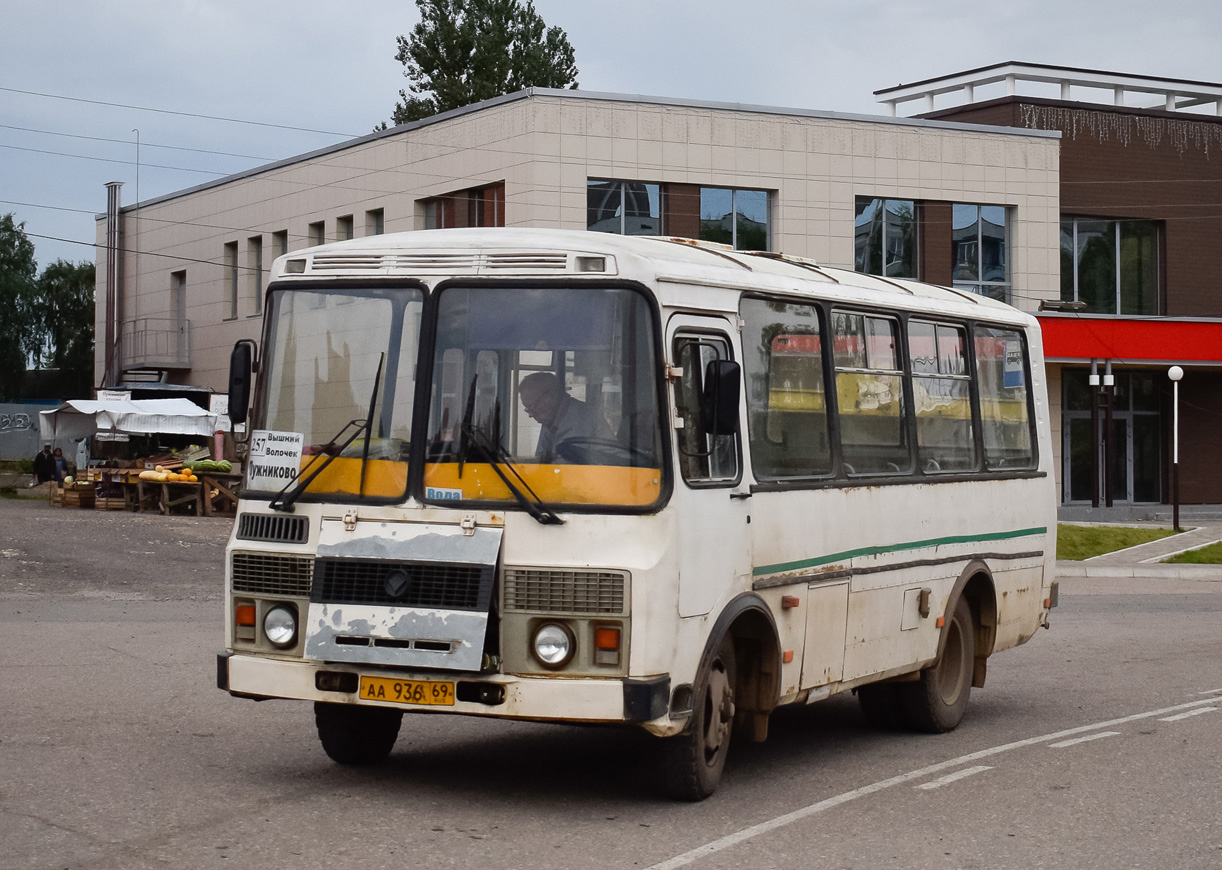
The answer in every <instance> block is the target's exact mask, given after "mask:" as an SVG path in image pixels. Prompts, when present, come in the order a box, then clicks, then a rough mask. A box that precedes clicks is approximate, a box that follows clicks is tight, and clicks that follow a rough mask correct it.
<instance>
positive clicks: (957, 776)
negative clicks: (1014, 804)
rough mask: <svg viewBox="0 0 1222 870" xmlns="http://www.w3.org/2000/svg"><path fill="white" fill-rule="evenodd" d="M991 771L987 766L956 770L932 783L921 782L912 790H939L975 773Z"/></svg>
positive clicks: (981, 765) (979, 765)
mask: <svg viewBox="0 0 1222 870" xmlns="http://www.w3.org/2000/svg"><path fill="white" fill-rule="evenodd" d="M992 769H993V768H991V767H989V766H988V765H987V764H978V765H976V766H975V767H967V768H964V769H963V770H956V771H955V772H954V773H948V774H947V775H946V776H944V777H942V778H941V779H935V780H934V781H933V782H923V783H921V784H920V785H917V786H913V788H923V789H931V788H941V787H942V786H944V785H950V784H951V783H952V782H958V781H959V780H961V779H964V778H966V777H969V776H972V775H973V774H976V773H980V772H981V771H984V770H992Z"/></svg>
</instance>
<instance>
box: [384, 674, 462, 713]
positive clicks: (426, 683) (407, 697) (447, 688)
mask: <svg viewBox="0 0 1222 870" xmlns="http://www.w3.org/2000/svg"><path fill="white" fill-rule="evenodd" d="M361 700H363V701H389V702H391V703H392V704H428V705H432V706H444V707H452V706H453V705H454V684H453V683H447V682H434V681H432V680H392V679H389V678H387V677H361Z"/></svg>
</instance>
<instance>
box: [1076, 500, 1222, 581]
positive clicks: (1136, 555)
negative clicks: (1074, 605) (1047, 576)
mask: <svg viewBox="0 0 1222 870" xmlns="http://www.w3.org/2000/svg"><path fill="white" fill-rule="evenodd" d="M1058 519H1059V520H1060V522H1063V523H1114V524H1117V525H1126V526H1147V525H1148V526H1160V527H1163V528H1168V529H1169V528H1171V520H1172V509H1171V506H1170V505H1138V506H1132V505H1117V506H1116V507H1112V508H1103V507H1100V508H1090V507H1079V506H1076V505H1071V506H1067V507H1062V508H1061V509H1060V510H1059V511H1058ZM1180 528H1182V529H1184V532H1183V533H1182V534H1178V535H1171V536H1170V537H1166V538H1161V539H1159V540H1157V541H1151V542H1150V543H1148V544H1141V545H1140V546H1137V547H1130V548H1129V549H1127V550H1119V551H1117V552H1114V553H1104V554H1103V555H1102V556H1096V557H1094V558H1093V559H1086V560H1084V561H1081V562H1068V561H1060V562H1057V575H1058V576H1060V577H1157V578H1166V579H1172V578H1177V579H1183V580H1200V581H1216V582H1218V583H1222V565H1175V564H1168V563H1166V562H1163V561H1161V560H1162V559H1164V558H1166V557H1167V556H1170V555H1172V554H1174V553H1179V552H1181V551H1183V550H1192V549H1195V548H1197V547H1203V546H1205V545H1206V544H1212V543H1214V542H1215V541H1222V505H1182V506H1181V507H1180Z"/></svg>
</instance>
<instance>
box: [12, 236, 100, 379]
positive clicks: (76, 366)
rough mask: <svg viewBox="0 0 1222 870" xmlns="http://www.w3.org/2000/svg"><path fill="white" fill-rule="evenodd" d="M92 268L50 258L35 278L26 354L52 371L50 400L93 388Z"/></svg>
mask: <svg viewBox="0 0 1222 870" xmlns="http://www.w3.org/2000/svg"><path fill="white" fill-rule="evenodd" d="M93 291H94V266H93V264H92V263H84V262H82V263H76V264H73V263H69V262H67V261H66V260H56V261H55V262H54V263H52V264H51V265H50V266H48V267H47V268H46V269H44V270H43V273H42V275H40V276H39V278H38V286H37V298H36V300H35V303H36V304H35V305H34V307H33V309H32V311H31V314H30V318H29V320H30V324H29V331H28V333H27V347H26V353H27V354H28V355H29V357H30V359H32V360H33V361H34V366H35V368H49V369H57V370H58V371H59V374H60V377H59V391H58V395H57V396H56V398H61V399H79V398H88V397H89V396H91V395H92V391H93V319H94V299H93Z"/></svg>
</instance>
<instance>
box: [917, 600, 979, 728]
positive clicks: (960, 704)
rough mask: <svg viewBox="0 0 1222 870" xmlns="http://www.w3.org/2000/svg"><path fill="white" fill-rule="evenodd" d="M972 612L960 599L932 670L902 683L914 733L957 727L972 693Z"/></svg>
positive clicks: (928, 669) (973, 648)
mask: <svg viewBox="0 0 1222 870" xmlns="http://www.w3.org/2000/svg"><path fill="white" fill-rule="evenodd" d="M975 654H976V647H975V631H974V623H973V620H972V609H971V608H970V607H969V606H968V603H967V600H966V599H964V598H960V599H959V602H958V603H957V604H956V605H955V611H954V613H953V614H952V615H951V618H950V625H948V626H947V627H946V644H945V645H944V646H943V647H942V654H941V655H940V656H938V661H937V663H936V664H934V666H933V667H931V668H926V669H925V670H923V671H921V676H920V679H919V680H918V681H917V682H915V683H909V684H904V686H903V688H904V690H905V692H904V694H905V695H906V697H905V701H906V704H905V711H904V712H905V714H906V715H905V719H906V720H907V724H908V725H909V727H911V728H912V729H914V730H916V731H926V732H929V733H931V734H940V733H942V732H945V731H951V730H953V729H954V728H955V726H957V725H958V724H959V721H960V720H961V719H962V718H963V714H964V712H965V711H966V710H967V701H968V696H969V695H970V694H971V691H972V667H973V664H974V662H975Z"/></svg>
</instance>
